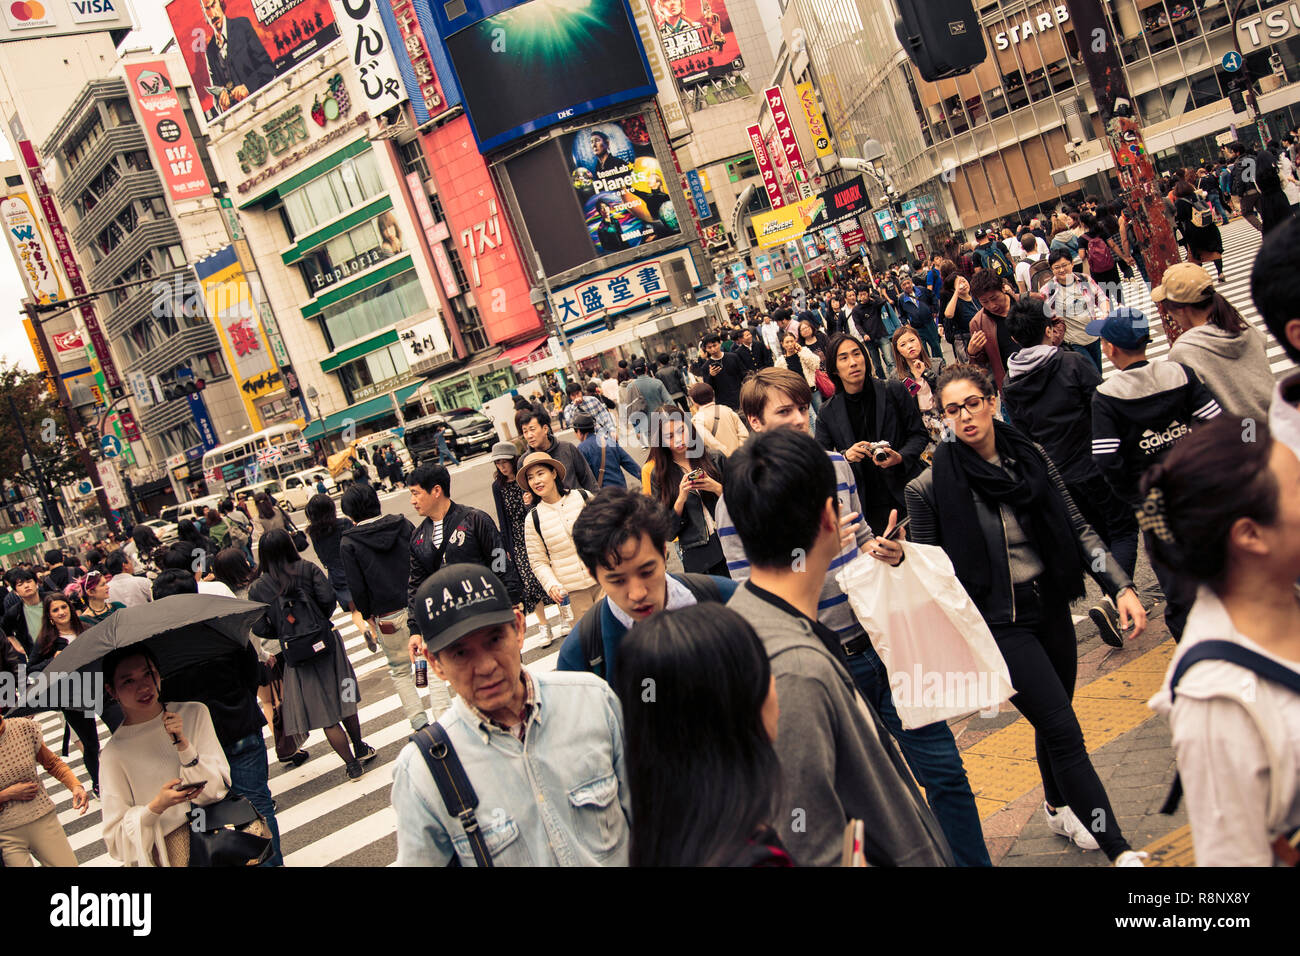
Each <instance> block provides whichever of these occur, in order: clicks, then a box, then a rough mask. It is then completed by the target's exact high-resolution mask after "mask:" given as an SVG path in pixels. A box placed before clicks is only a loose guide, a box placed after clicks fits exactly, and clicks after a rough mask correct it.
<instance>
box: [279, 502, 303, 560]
mask: <svg viewBox="0 0 1300 956" xmlns="http://www.w3.org/2000/svg"><path fill="white" fill-rule="evenodd" d="M280 514H282V515H283V516H284V523H285V524H286V525H288V531H289V537H291V538H293V546H294V547H295V548H297V549H298V551H299V552H300V553H301V552H303V551H306V550H307V534H306V532H304V531H299V530H298V526H297V525H296V524H294V523H293V519H292V518H290V517H289V512H287V511H285V510H284V509H283V508H281V509H280Z"/></svg>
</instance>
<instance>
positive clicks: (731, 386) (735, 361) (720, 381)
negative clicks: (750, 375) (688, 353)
mask: <svg viewBox="0 0 1300 956" xmlns="http://www.w3.org/2000/svg"><path fill="white" fill-rule="evenodd" d="M714 365H718V366H721V368H722V371H721V372H719V373H718V374H717V375H716V376H715V375H713V374H712V372H710V371H709V369H710V368H711V367H712V366H714ZM746 371H747V370H746V368H745V363H744V362H742V361H741V360H740V359H739V358H738V357H737V356H736V354H735V353H734V352H723V353H722V357H721V358H719V359H711V358H708V357H707V356H706V357H705V362H704V375H703V376H701V377H702V378H703V379H704V381H706V382H708V384H709V386H710V387H711V388H712V389H713V397H714V398H715V399H717V401H718V403H719V404H721V405H726V406H727V407H728V408H731V409H733V410H735V411H740V385H741V383H742V382H744V381H745V373H746Z"/></svg>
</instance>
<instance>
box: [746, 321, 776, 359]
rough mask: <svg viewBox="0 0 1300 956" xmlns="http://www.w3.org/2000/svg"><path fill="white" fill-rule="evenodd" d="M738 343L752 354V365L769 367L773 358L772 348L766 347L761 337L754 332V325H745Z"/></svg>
mask: <svg viewBox="0 0 1300 956" xmlns="http://www.w3.org/2000/svg"><path fill="white" fill-rule="evenodd" d="M740 344H741V345H742V346H743V347H744V348H746V349H748V350H749V352H750V354H751V355H753V356H754V365H755V367H756V368H759V369H764V368H771V367H772V365H773V364H774V362H775V360H774V359H773V358H772V350H771V349H770V348H768V347H767V343H765V342H764V341H763V337H762V336H761V335H758V334H756V333H755V332H754V327H752V326H751V327H746V328H744V329H742V330H741V332H740Z"/></svg>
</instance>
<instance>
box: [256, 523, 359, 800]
mask: <svg viewBox="0 0 1300 956" xmlns="http://www.w3.org/2000/svg"><path fill="white" fill-rule="evenodd" d="M257 556H258V559H259V560H258V564H259V567H260V568H261V571H262V573H261V575H260V576H259V577H258V579H257V580H256V581H254V582H253V584H252V586H251V587H250V588H249V589H248V597H249V600H251V601H261V602H262V603H264V604H269V605H271V610H270V611H268V613H267V614H266V616H265V617H263V618H262V619H261V620H260V621H258V622H257V623H256V624H254V625H253V633H254V634H256V635H257V636H259V637H267V638H278V637H279V636H280V635H281V634H283V633H284V632H285V628H286V622H285V621H282V620H279V619H278V618H279V614H278V613H277V612H276V605H277V599H278V598H280V597H281V596H283V595H285V594H291V593H292V592H293V591H297V595H296V597H297V599H298V603H299V605H301V606H302V609H301V613H302V614H310V613H311V611H312V608H313V607H314V609H315V611H316V613H317V614H318V615H319V617H320V619H321V621H322V622H323V623H322V626H321V635H320V636H321V637H322V638H323V639H324V640H325V641H326V642H327V643H328V644H329V648H328V649H327V650H326V651H325V652H324V653H322V654H317V655H316V656H315V657H311V658H309V659H307V660H304V661H302V662H300V663H298V664H290V663H289V661H288V660H286V661H285V662H284V663H285V664H286V665H288V666H286V667H285V668H284V702H283V704H282V705H281V710H282V712H283V715H284V733H285V735H286V736H295V735H298V734H301V735H303V736H306V735H307V734H309V733H310V732H311V731H312V730H315V729H316V728H321V729H323V730H324V731H325V738H326V739H327V740H328V741H329V742H330V746H331V747H333V748H334V752H335V753H337V754H338V755H339V756H340V757H341V758H342V759H343V763H344V764H345V765H346V767H347V777H348V779H349V780H356V779H358V778H360V776H361V774H362V773H363V772H364V770H363V769H362V766H361V765H362V763H369V762H370V761H372V760H374V759H375V757H376V756H378V754H376V752H375V749H374V748H373V747H371V746H370V745H369V744H367V743H365V741H363V740H362V739H361V721H360V719H359V718H358V717H357V703H358V701H359V699H360V694H359V693H355V692H354V693H350V694H348V695H346V697H345V695H344V694H343V690H344V688H353V689H354V690H355V688H357V675H356V672H355V671H354V670H353V669H352V663H351V662H350V661H349V660H348V655H347V652H346V651H345V650H344V647H343V641H342V640H340V639H339V636H338V635H337V634H335V633H334V632H333V630H332V629H331V628H330V624H329V621H330V615H331V614H332V613H333V612H334V607H335V605H336V603H337V599H336V597H335V594H334V589H333V588H332V587H331V586H330V583H329V581H328V579H326V577H325V572H323V571H322V570H321V569H320V568H319V567H317V566H316V565H314V564H312V563H311V562H310V561H303V560H302V559H301V558H300V557H299V556H298V550H297V549H296V548H295V547H294V546H293V539H292V538H290V537H289V532H287V531H283V530H276V531H268V532H267V533H266V534H265V535H263V537H262V540H261V542H260V543H259V544H258V552H257ZM299 640H306V638H299ZM279 656H281V655H272V656H271V659H270V660H268V663H269V664H271V665H272V666H274V661H275V660H276V659H277V657H279ZM349 741H351V745H352V747H351V749H349V748H348V743H349Z"/></svg>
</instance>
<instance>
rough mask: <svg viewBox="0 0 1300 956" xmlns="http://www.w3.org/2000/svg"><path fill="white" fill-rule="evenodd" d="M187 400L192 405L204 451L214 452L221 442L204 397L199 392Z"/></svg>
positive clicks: (191, 412) (189, 396)
mask: <svg viewBox="0 0 1300 956" xmlns="http://www.w3.org/2000/svg"><path fill="white" fill-rule="evenodd" d="M185 398H186V400H187V401H189V403H190V415H191V416H193V418H194V424H195V426H196V427H197V428H198V430H199V436H200V437H201V438H202V439H203V450H204V451H212V449H214V448H216V447H217V445H218V444H219V442H218V441H217V428H216V426H215V425H213V424H212V416H211V415H209V414H208V406H207V403H206V402H204V401H203V396H202V395H201V394H200V393H198V392H195V393H193V394H192V395H186V396H185Z"/></svg>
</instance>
